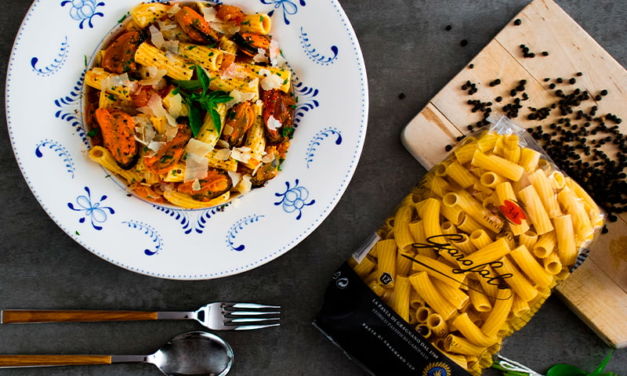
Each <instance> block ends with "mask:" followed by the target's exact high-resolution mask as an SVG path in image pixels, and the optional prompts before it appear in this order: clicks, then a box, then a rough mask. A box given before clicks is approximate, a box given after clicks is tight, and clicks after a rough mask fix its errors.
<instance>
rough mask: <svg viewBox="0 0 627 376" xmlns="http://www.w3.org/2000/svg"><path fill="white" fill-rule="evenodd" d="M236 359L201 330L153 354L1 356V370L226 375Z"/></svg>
mask: <svg viewBox="0 0 627 376" xmlns="http://www.w3.org/2000/svg"><path fill="white" fill-rule="evenodd" d="M233 356H234V355H233V349H232V348H231V346H230V345H229V344H228V343H227V342H225V341H224V340H223V339H222V338H220V337H218V336H216V335H214V334H211V333H207V332H200V331H198V332H188V333H184V334H180V335H178V336H176V337H174V338H172V339H171V340H170V342H168V343H167V344H166V345H164V346H163V347H161V348H160V349H159V350H157V352H155V353H154V354H151V355H0V368H22V367H52V366H78V365H94V364H116V363H150V364H153V365H155V366H156V367H157V368H159V370H160V371H161V372H162V373H163V374H164V375H168V376H184V375H195V376H224V375H226V374H227V373H229V370H230V369H231V366H232V365H233Z"/></svg>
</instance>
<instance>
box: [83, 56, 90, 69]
mask: <svg viewBox="0 0 627 376" xmlns="http://www.w3.org/2000/svg"><path fill="white" fill-rule="evenodd" d="M83 58H84V59H85V67H87V65H88V62H89V59H87V55H83Z"/></svg>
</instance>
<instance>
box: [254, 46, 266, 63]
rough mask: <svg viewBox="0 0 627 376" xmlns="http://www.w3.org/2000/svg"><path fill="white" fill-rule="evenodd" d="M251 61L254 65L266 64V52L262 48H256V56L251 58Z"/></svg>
mask: <svg viewBox="0 0 627 376" xmlns="http://www.w3.org/2000/svg"><path fill="white" fill-rule="evenodd" d="M253 61H254V62H255V63H267V62H268V56H267V55H266V50H264V49H263V48H258V49H257V54H256V55H255V56H253Z"/></svg>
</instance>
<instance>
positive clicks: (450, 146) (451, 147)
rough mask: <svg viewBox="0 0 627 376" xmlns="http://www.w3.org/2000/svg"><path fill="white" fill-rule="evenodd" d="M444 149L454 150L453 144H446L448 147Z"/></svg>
mask: <svg viewBox="0 0 627 376" xmlns="http://www.w3.org/2000/svg"><path fill="white" fill-rule="evenodd" d="M444 150H446V151H451V150H453V145H446V147H445V148H444Z"/></svg>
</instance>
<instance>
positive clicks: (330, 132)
mask: <svg viewBox="0 0 627 376" xmlns="http://www.w3.org/2000/svg"><path fill="white" fill-rule="evenodd" d="M331 136H337V138H336V139H335V144H336V145H341V144H342V132H341V131H340V130H339V129H337V128H335V127H327V128H324V129H323V130H320V131H318V133H316V134H315V135H314V136H313V138H312V139H311V140H310V141H309V146H308V147H307V151H306V152H305V162H307V168H309V167H311V164H312V163H313V161H314V158H315V157H316V152H317V151H318V146H320V144H321V143H322V141H324V140H325V139H327V138H329V137H331Z"/></svg>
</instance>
